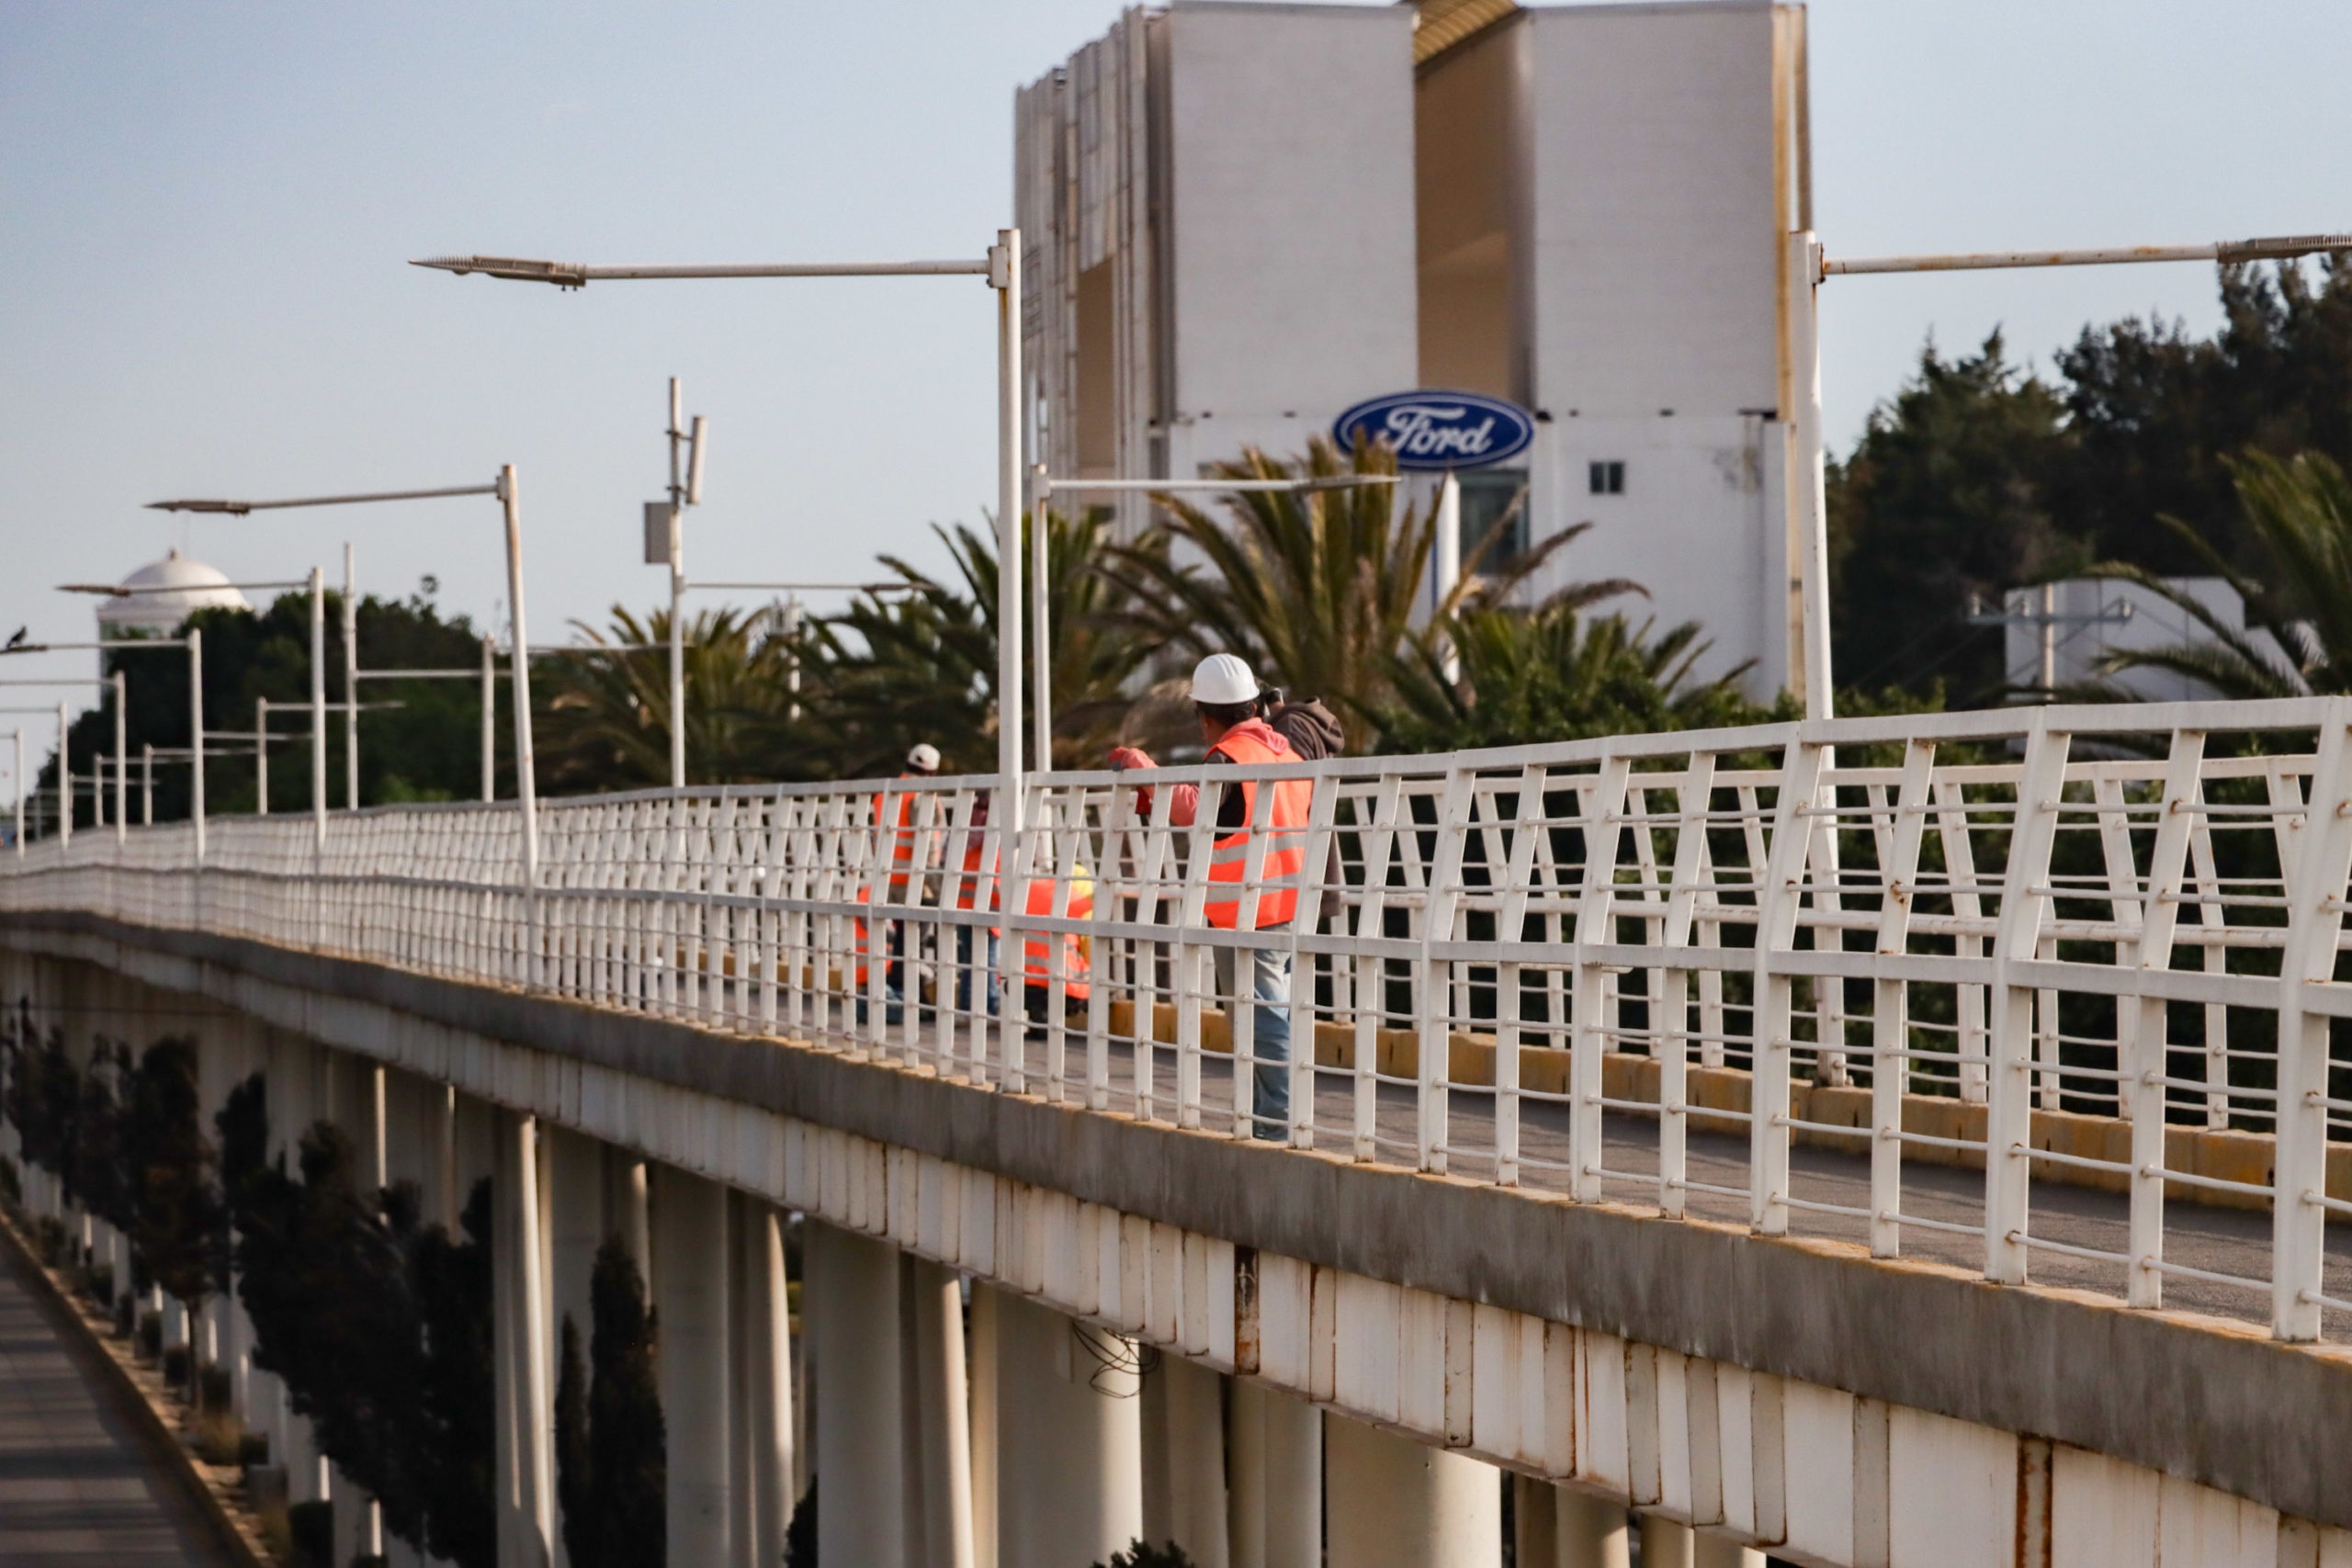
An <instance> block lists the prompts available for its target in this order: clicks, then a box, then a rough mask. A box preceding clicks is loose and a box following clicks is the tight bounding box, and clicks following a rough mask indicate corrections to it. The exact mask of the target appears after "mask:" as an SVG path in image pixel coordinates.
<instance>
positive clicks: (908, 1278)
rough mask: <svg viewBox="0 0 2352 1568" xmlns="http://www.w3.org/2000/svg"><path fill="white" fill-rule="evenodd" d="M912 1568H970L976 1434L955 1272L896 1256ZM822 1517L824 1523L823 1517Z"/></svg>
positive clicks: (961, 1300)
mask: <svg viewBox="0 0 2352 1568" xmlns="http://www.w3.org/2000/svg"><path fill="white" fill-rule="evenodd" d="M899 1258H900V1261H899V1268H900V1270H901V1272H900V1274H899V1332H900V1336H901V1338H900V1343H901V1344H902V1345H903V1346H904V1355H903V1358H902V1360H901V1363H900V1367H901V1371H900V1373H899V1376H900V1378H901V1380H902V1382H901V1387H902V1389H903V1390H904V1393H905V1394H906V1398H907V1416H908V1421H909V1424H910V1427H909V1430H908V1432H907V1439H906V1451H907V1458H908V1464H909V1469H908V1473H907V1486H908V1495H907V1512H906V1517H907V1562H908V1564H909V1568H972V1562H973V1559H972V1426H971V1407H970V1398H969V1393H968V1390H967V1381H966V1376H965V1358H964V1292H963V1286H962V1283H961V1281H960V1280H959V1279H958V1277H957V1275H956V1270H954V1269H948V1268H944V1267H943V1266H941V1265H939V1264H937V1263H933V1262H930V1261H928V1260H927V1259H924V1258H916V1257H913V1256H911V1255H909V1254H904V1253H902V1254H900V1255H899ZM819 1517H822V1515H821V1514H820V1516H819Z"/></svg>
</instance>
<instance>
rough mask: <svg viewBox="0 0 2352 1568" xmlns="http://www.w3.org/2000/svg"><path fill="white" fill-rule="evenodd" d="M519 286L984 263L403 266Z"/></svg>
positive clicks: (872, 273)
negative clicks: (477, 275) (473, 274)
mask: <svg viewBox="0 0 2352 1568" xmlns="http://www.w3.org/2000/svg"><path fill="white" fill-rule="evenodd" d="M408 265H411V266H424V267H432V268H434V269H435V270H436V271H439V272H451V273H456V274H457V275H458V276H460V277H463V276H465V275H466V274H468V273H469V272H478V273H481V275H482V276H485V277H503V278H507V279H509V280H511V281H514V282H518V283H552V284H554V285H555V286H556V287H557V288H586V287H587V286H588V285H589V284H591V283H604V282H623V281H627V280H628V279H631V278H704V277H956V276H981V277H985V276H988V271H989V264H988V261H987V259H986V258H982V259H980V260H978V261H908V262H748V263H736V264H727V263H721V264H718V265H710V266H589V265H586V264H584V263H581V262H556V261H537V260H532V259H529V258H526V257H522V256H425V257H423V258H421V259H419V260H416V261H413V262H411V263H409V264H408Z"/></svg>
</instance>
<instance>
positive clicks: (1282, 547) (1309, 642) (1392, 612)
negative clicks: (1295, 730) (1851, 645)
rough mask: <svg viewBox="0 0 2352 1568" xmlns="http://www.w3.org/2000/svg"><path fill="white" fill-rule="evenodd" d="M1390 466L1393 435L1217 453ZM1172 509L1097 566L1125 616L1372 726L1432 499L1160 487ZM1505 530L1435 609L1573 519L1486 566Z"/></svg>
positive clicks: (1525, 575)
mask: <svg viewBox="0 0 2352 1568" xmlns="http://www.w3.org/2000/svg"><path fill="white" fill-rule="evenodd" d="M1396 471H1397V461H1396V454H1395V453H1394V452H1392V451H1391V450H1390V449H1389V448H1388V447H1387V446H1386V445H1385V443H1374V444H1369V445H1367V446H1363V447H1360V448H1359V449H1358V450H1357V452H1356V453H1355V454H1354V456H1353V457H1343V456H1342V455H1341V454H1340V452H1339V451H1338V449H1337V448H1335V447H1334V446H1331V444H1330V443H1329V442H1328V441H1325V440H1322V439H1319V438H1318V439H1317V440H1316V441H1315V442H1314V443H1312V444H1311V445H1310V446H1309V447H1308V450H1307V453H1306V457H1304V458H1303V459H1301V460H1299V461H1297V462H1283V461H1280V460H1278V459H1275V458H1272V457H1267V456H1266V455H1265V454H1264V453H1262V452H1259V451H1256V450H1254V449H1252V450H1250V451H1246V452H1244V453H1243V455H1242V457H1241V459H1240V460H1239V461H1238V462H1232V463H1220V464H1218V465H1216V477H1217V478H1222V479H1291V478H1313V479H1338V478H1341V477H1345V476H1349V475H1363V476H1368V477H1385V476H1390V475H1394V474H1395V473H1396ZM1160 504H1161V506H1162V507H1163V508H1164V515H1165V520H1164V521H1163V522H1162V523H1160V524H1159V525H1156V526H1155V527H1154V528H1153V529H1152V531H1151V532H1150V534H1149V535H1148V536H1146V538H1145V539H1144V540H1143V541H1141V542H1140V543H1139V544H1137V545H1135V546H1130V547H1114V548H1113V549H1112V550H1110V551H1109V552H1108V554H1107V557H1106V558H1105V563H1104V567H1103V570H1104V571H1105V572H1106V573H1107V574H1108V575H1109V576H1110V577H1111V578H1112V579H1113V581H1116V582H1117V583H1119V584H1120V585H1121V586H1122V588H1124V590H1125V593H1126V595H1127V600H1128V604H1127V608H1126V609H1125V614H1124V617H1123V618H1124V620H1125V624H1126V625H1128V626H1131V627H1132V628H1133V629H1135V630H1136V631H1138V632H1140V633H1142V634H1143V635H1144V636H1145V637H1146V638H1147V639H1148V645H1149V646H1150V647H1152V648H1153V649H1163V648H1164V649H1169V650H1170V651H1171V652H1173V653H1175V654H1178V655H1180V656H1182V657H1184V658H1186V659H1197V658H1200V657H1202V656H1204V655H1206V654H1211V653H1238V654H1239V655H1241V656H1242V657H1243V658H1244V659H1246V660H1249V661H1250V669H1251V670H1252V671H1255V672H1256V673H1257V675H1258V678H1259V679H1260V680H1261V682H1268V683H1272V684H1279V685H1282V686H1284V687H1286V688H1287V689H1288V690H1289V691H1290V692H1291V693H1292V694H1295V695H1301V696H1306V695H1312V696H1317V697H1320V698H1322V699H1323V700H1324V701H1325V702H1327V703H1329V704H1330V705H1331V706H1332V708H1333V709H1334V711H1336V712H1338V713H1339V714H1340V717H1341V719H1342V721H1343V722H1344V723H1345V724H1346V725H1347V727H1348V747H1349V749H1350V750H1363V748H1364V747H1365V746H1366V745H1367V744H1368V743H1369V742H1370V741H1371V740H1372V739H1373V738H1374V734H1375V731H1376V724H1375V721H1374V714H1375V713H1377V712H1380V711H1382V710H1383V709H1384V708H1385V707H1386V705H1388V704H1389V702H1390V699H1391V692H1390V688H1389V682H1390V679H1391V676H1392V673H1393V671H1395V668H1396V664H1395V655H1396V654H1397V650H1398V649H1402V648H1403V647H1405V646H1406V643H1407V641H1408V637H1409V636H1410V634H1411V631H1412V626H1413V622H1414V619H1415V616H1416V615H1417V614H1418V613H1419V611H1420V610H1421V609H1422V607H1423V602H1424V599H1425V597H1426V594H1427V592H1428V590H1427V583H1428V574H1429V569H1430V555H1431V552H1432V550H1433V548H1434V547H1435V544H1436V539H1437V517H1436V507H1435V505H1434V504H1432V505H1430V507H1428V508H1425V509H1422V508H1414V507H1410V506H1405V505H1400V504H1398V503H1397V497H1396V495H1395V493H1394V491H1393V489H1392V487H1390V486H1388V485H1385V484H1374V485H1355V486H1349V487H1347V488H1344V489H1331V490H1324V491H1309V492H1306V493H1305V494H1301V493H1298V492H1295V491H1236V492H1234V493H1233V494H1232V495H1230V496H1229V497H1227V499H1226V500H1225V502H1223V505H1222V513H1223V514H1222V515H1221V516H1220V515H1216V514H1212V513H1209V512H1206V511H1204V510H1203V509H1202V508H1200V507H1197V506H1195V505H1193V504H1192V503H1191V502H1186V501H1183V500H1181V499H1179V498H1177V497H1175V496H1168V497H1163V498H1161V502H1160ZM1508 532H1509V530H1507V529H1504V528H1500V527H1498V528H1495V529H1493V530H1491V531H1490V532H1489V533H1488V535H1487V545H1482V546H1481V547H1479V549H1478V550H1477V551H1476V552H1474V553H1473V554H1472V555H1471V556H1470V558H1467V559H1465V560H1464V562H1463V576H1462V581H1460V583H1459V584H1457V585H1456V587H1455V589H1454V591H1453V594H1452V596H1451V597H1450V598H1449V600H1448V602H1447V603H1446V604H1442V605H1440V606H1439V607H1438V613H1439V616H1440V618H1443V617H1445V616H1448V615H1453V614H1454V613H1455V612H1456V611H1458V610H1460V609H1461V608H1462V607H1464V605H1467V604H1474V603H1476V602H1477V601H1479V600H1480V599H1482V598H1490V597H1499V596H1500V595H1502V594H1503V593H1505V592H1509V591H1510V589H1512V588H1514V587H1516V586H1517V585H1519V584H1520V583H1521V582H1524V581H1528V580H1529V579H1530V578H1532V576H1533V575H1534V574H1535V573H1536V572H1537V571H1538V570H1540V569H1542V568H1543V567H1544V564H1545V563H1546V562H1547V561H1548V560H1549V559H1550V558H1551V555H1552V552H1553V551H1555V549H1557V548H1559V547H1561V546H1563V545H1566V543H1567V542H1568V541H1569V540H1571V539H1573V538H1574V537H1575V536H1577V533H1579V532H1581V530H1578V529H1569V530H1566V531H1565V532H1563V533H1561V534H1557V535H1555V536H1553V537H1552V538H1550V539H1547V540H1545V541H1544V543H1543V544H1542V545H1540V546H1538V547H1536V548H1534V549H1532V550H1528V551H1526V552H1524V553H1522V554H1521V555H1520V556H1518V557H1516V558H1513V559H1512V560H1510V562H1509V563H1508V564H1506V565H1501V566H1498V567H1497V568H1495V569H1494V570H1491V571H1487V570H1482V567H1483V566H1484V563H1485V558H1486V554H1487V546H1490V545H1492V544H1493V543H1494V542H1496V541H1498V540H1499V539H1500V538H1501V537H1503V536H1505V535H1506V534H1507V533H1508ZM1634 591H1636V585H1635V584H1634V583H1631V582H1627V581H1609V582H1597V583H1582V584H1576V585H1572V586H1571V587H1569V588H1566V589H1563V590H1562V591H1560V592H1558V593H1556V594H1555V595H1554V596H1553V600H1552V602H1553V603H1555V604H1562V605H1566V606H1567V607H1569V608H1571V609H1581V608H1583V607H1585V606H1587V605H1589V604H1594V603H1597V602H1598V601H1600V600H1601V599H1605V598H1608V597H1611V596H1612V595H1615V594H1619V593H1624V592H1634Z"/></svg>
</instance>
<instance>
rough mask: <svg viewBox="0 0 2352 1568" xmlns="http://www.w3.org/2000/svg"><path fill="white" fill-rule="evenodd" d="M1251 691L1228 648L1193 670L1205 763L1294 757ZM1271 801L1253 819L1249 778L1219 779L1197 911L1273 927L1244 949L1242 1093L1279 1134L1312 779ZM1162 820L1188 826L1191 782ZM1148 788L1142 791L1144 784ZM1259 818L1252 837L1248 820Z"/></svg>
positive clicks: (1122, 756) (1229, 988)
mask: <svg viewBox="0 0 2352 1568" xmlns="http://www.w3.org/2000/svg"><path fill="white" fill-rule="evenodd" d="M1260 700H1261V693H1260V691H1259V689H1258V680H1257V677H1256V676H1254V675H1252V674H1251V673H1250V666H1249V665H1248V664H1247V663H1245V662H1244V661H1243V660H1240V659H1238V658H1237V657H1235V656H1234V655H1233V654H1230V653H1213V654H1211V655H1210V656H1209V657H1208V658H1206V659H1204V660H1201V662H1200V664H1199V666H1198V667H1197V668H1196V669H1194V670H1193V711H1194V712H1195V713H1196V714H1198V715H1199V716H1200V721H1201V737H1202V739H1204V740H1206V741H1207V742H1208V743H1209V753H1208V761H1211V762H1229V763H1233V764H1236V765H1238V766H1241V767H1254V766H1258V765H1260V764H1262V763H1267V762H1284V761H1295V760H1296V759H1297V753H1296V752H1295V751H1294V750H1292V749H1291V745H1290V742H1289V741H1287V740H1285V739H1283V738H1282V736H1281V735H1280V734H1278V733H1277V732H1276V731H1275V730H1274V729H1273V728H1272V726H1270V725H1268V724H1267V723H1266V721H1265V720H1264V719H1262V718H1261V717H1260V716H1259V706H1260ZM1152 765H1153V764H1152V761H1151V759H1150V758H1149V757H1148V756H1147V755H1145V754H1144V753H1143V752H1142V751H1140V750H1136V748H1134V747H1132V746H1121V747H1118V748H1116V749H1114V750H1113V751H1112V753H1111V766H1113V767H1114V768H1119V769H1127V768H1148V767H1150V766H1152ZM1264 787H1266V788H1267V789H1269V790H1271V791H1272V795H1273V798H1272V800H1271V801H1270V802H1268V803H1267V805H1268V809H1267V811H1266V812H1265V814H1264V815H1263V816H1262V817H1261V816H1260V814H1259V810H1258V790H1259V788H1260V785H1259V784H1256V783H1254V782H1250V783H1241V784H1227V785H1226V786H1225V787H1224V789H1223V790H1222V791H1221V792H1220V793H1221V795H1222V798H1221V799H1220V800H1219V802H1218V804H1217V814H1216V825H1217V828H1218V837H1217V840H1216V845H1215V847H1214V848H1213V850H1212V851H1211V852H1210V860H1209V874H1208V880H1209V898H1208V904H1207V907H1206V908H1205V910H1204V913H1205V914H1206V916H1207V918H1208V922H1209V924H1211V925H1213V926H1217V927H1221V928H1223V929H1224V930H1227V931H1235V930H1248V931H1267V932H1279V933H1281V934H1280V936H1279V938H1278V939H1277V940H1275V941H1271V942H1268V944H1267V945H1265V946H1263V947H1260V948H1256V949H1253V950H1250V982H1251V983H1250V994H1251V996H1252V998H1254V1004H1255V1005H1254V1006H1253V1007H1252V1009H1251V1012H1252V1022H1253V1025H1254V1027H1253V1028H1252V1030H1251V1036H1252V1043H1251V1046H1250V1055H1251V1057H1252V1059H1253V1062H1254V1064H1255V1067H1256V1079H1257V1081H1256V1083H1255V1085H1254V1086H1253V1089H1252V1092H1251V1095H1250V1100H1251V1109H1252V1120H1253V1121H1254V1122H1255V1123H1256V1126H1255V1128H1254V1131H1255V1133H1256V1134H1257V1135H1258V1136H1260V1137H1272V1138H1281V1137H1284V1136H1286V1135H1287V1132H1288V1129H1289V1126H1290V1043H1291V1041H1290V991H1291V954H1290V940H1289V931H1290V922H1291V919H1292V917H1293V916H1294V915H1295V914H1296V913H1297V909H1298V886H1299V880H1300V873H1301V871H1302V870H1303V869H1304V866H1305V864H1306V813H1307V807H1308V804H1309V802H1310V801H1311V800H1312V799H1313V797H1314V791H1315V785H1314V783H1313V781H1311V780H1308V779H1282V780H1278V781H1275V782H1273V783H1272V784H1267V785H1266V786H1264ZM1173 789H1174V793H1175V798H1174V799H1172V800H1170V802H1169V805H1168V818H1167V819H1168V820H1169V821H1170V822H1171V823H1174V824H1175V825H1177V826H1179V827H1189V826H1190V825H1191V824H1192V822H1193V817H1194V814H1195V813H1196V812H1197V811H1198V810H1199V807H1200V789H1199V786H1197V785H1195V784H1177V785H1174V786H1173ZM1146 793H1147V794H1148V790H1147V791H1146ZM1253 824H1260V825H1261V829H1260V831H1259V832H1258V833H1257V834H1255V835H1253V830H1252V825H1253ZM1253 836H1260V837H1262V840H1263V858H1262V862H1261V874H1260V877H1259V880H1258V882H1257V884H1256V885H1255V888H1254V891H1255V892H1256V895H1257V897H1256V907H1255V909H1254V910H1253V911H1251V912H1250V919H1247V920H1245V919H1243V915H1244V907H1245V906H1247V905H1249V904H1250V901H1251V900H1250V894H1251V892H1252V891H1253V889H1252V888H1251V887H1250V886H1245V880H1244V878H1245V873H1246V871H1247V868H1248V863H1249V858H1250V848H1251V842H1250V841H1251V839H1252V837H1253ZM1215 951H1216V985H1217V990H1218V992H1219V994H1220V995H1222V996H1224V997H1227V998H1237V997H1238V993H1237V992H1236V990H1235V987H1234V971H1235V969H1236V967H1237V964H1236V963H1235V951H1236V950H1235V949H1233V948H1229V947H1220V948H1217V949H1216V950H1215Z"/></svg>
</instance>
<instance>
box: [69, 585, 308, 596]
mask: <svg viewBox="0 0 2352 1568" xmlns="http://www.w3.org/2000/svg"><path fill="white" fill-rule="evenodd" d="M309 586H310V583H308V582H307V581H290V582H198V583H187V582H176V583H167V584H165V585H164V586H161V587H155V588H133V587H130V585H129V584H127V583H121V582H61V583H59V584H58V585H57V591H58V592H60V593H102V594H104V595H106V596H107V598H109V599H129V598H131V597H133V596H135V595H137V594H141V593H187V592H201V591H204V590H207V589H217V588H235V589H239V590H243V589H248V588H250V589H255V590H259V589H263V588H308V587H309Z"/></svg>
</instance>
